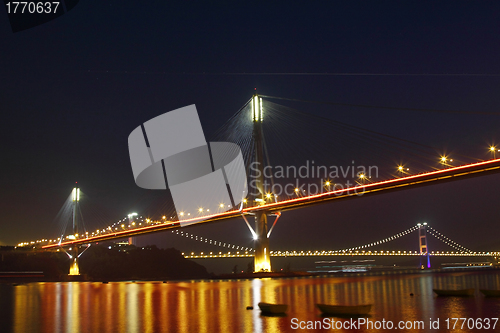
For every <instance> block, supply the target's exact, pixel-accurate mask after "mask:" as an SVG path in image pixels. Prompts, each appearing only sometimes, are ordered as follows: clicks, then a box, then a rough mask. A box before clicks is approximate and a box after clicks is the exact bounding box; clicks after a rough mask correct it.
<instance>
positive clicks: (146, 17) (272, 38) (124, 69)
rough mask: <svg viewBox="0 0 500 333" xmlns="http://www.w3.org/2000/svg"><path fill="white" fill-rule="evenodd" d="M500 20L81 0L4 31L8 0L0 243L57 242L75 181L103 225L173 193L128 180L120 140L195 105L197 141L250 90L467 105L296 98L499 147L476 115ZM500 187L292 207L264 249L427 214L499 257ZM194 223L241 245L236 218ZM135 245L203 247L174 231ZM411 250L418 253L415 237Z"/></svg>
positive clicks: (412, 136)
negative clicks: (31, 24)
mask: <svg viewBox="0 0 500 333" xmlns="http://www.w3.org/2000/svg"><path fill="white" fill-rule="evenodd" d="M499 22H500V4H499V3H498V2H494V1H481V2H471V1H445V2H436V1H429V2H426V1H418V2H401V1H365V2H356V1H342V2H340V1H339V2H329V5H328V6H325V5H319V4H311V3H310V2H303V3H298V2H293V3H289V2H269V1H267V2H252V3H248V5H242V4H240V3H239V2H231V3H229V2H227V3H226V2H224V3H220V4H208V3H207V2H203V3H201V2H200V3H198V2H185V1H183V2H177V1H167V2H163V1H158V2H144V1H105V0H99V1H98V0H82V1H80V3H79V4H78V5H77V6H76V7H75V8H74V9H72V10H71V11H69V12H68V13H66V14H65V15H63V16H61V17H59V18H57V19H55V20H53V21H51V22H48V23H46V24H43V25H40V26H38V27H35V28H32V29H29V30H25V31H21V32H17V33H12V31H11V29H10V26H9V21H8V19H7V14H6V12H5V9H2V10H1V13H0V40H1V42H0V60H1V63H2V66H0V110H1V114H2V121H1V131H0V135H1V149H2V165H1V176H0V177H1V200H0V205H1V214H0V245H15V244H17V243H18V242H21V241H25V240H32V239H39V238H51V237H56V233H57V230H58V229H57V228H58V227H57V225H56V224H54V221H53V220H54V218H55V216H56V214H57V212H58V211H59V209H60V207H61V206H62V205H63V203H64V201H65V200H66V198H67V196H68V195H69V193H70V191H71V189H72V187H73V185H74V183H75V182H76V181H77V182H78V184H79V185H80V188H81V189H82V191H83V192H84V193H85V194H86V195H87V196H88V197H89V198H91V200H92V201H93V202H94V203H96V207H100V208H95V209H96V210H98V209H102V215H104V216H107V217H109V218H110V219H111V221H113V222H114V221H116V220H118V219H120V218H122V217H123V216H125V215H126V214H128V213H130V212H132V211H137V212H142V211H144V210H145V209H146V207H149V206H150V204H151V202H150V200H156V201H158V200H163V199H162V198H164V200H168V193H166V192H165V193H159V192H155V193H154V194H151V193H150V192H151V191H149V190H144V189H140V188H138V187H137V186H136V185H135V183H134V179H133V175H132V170H131V167H130V160H129V155H128V147H127V138H128V135H129V134H130V132H131V131H132V130H133V129H134V128H136V127H137V126H138V125H139V124H141V123H143V122H144V121H146V120H149V119H151V118H153V117H155V116H157V115H160V114H162V113H164V112H167V111H170V110H174V109H176V108H179V107H183V106H186V105H190V104H196V106H197V109H198V112H199V115H200V119H201V123H202V125H203V128H204V131H205V135H206V137H207V138H208V137H210V134H211V133H213V132H214V131H215V130H216V129H217V128H219V127H220V126H221V125H222V124H223V123H224V122H225V121H226V120H227V119H229V117H230V116H231V115H232V114H234V113H235V112H236V111H237V110H238V109H239V108H240V107H241V106H242V105H243V104H244V103H245V102H246V101H247V100H248V99H249V98H250V97H251V95H252V94H253V92H254V89H255V88H257V90H258V92H260V93H262V94H265V95H271V96H281V97H288V98H297V99H302V100H316V101H330V102H337V103H349V104H366V105H375V106H395V107H404V108H422V109H439V110H457V111H467V112H477V114H460V113H436V112H413V111H405V110H402V111H397V110H383V109H375V108H373V109H370V108H363V109H359V108H349V107H344V108H342V107H334V106H325V105H322V106H317V107H313V106H311V105H310V104H300V103H298V104H295V105H293V106H294V107H295V108H297V109H300V108H304V109H306V108H307V111H308V112H311V113H316V114H317V115H318V116H322V117H327V118H331V119H335V120H340V121H343V122H345V123H348V124H351V125H356V126H361V127H364V128H368V129H371V130H374V131H377V132H382V133H385V134H388V135H394V136H398V137H402V138H405V139H408V140H412V141H416V142H419V143H422V144H426V145H431V146H433V147H439V148H442V149H443V151H447V152H449V153H451V154H453V153H454V152H455V153H460V154H467V155H469V156H474V157H476V158H478V159H486V158H489V157H490V155H489V154H488V152H487V148H488V146H489V145H490V144H495V143H497V144H499V146H500V137H499V136H498V125H497V124H498V122H499V120H500V116H499V115H494V114H485V113H494V112H500V94H499V91H500V61H499V54H500V42H499V36H500V25H499ZM320 74H321V75H320ZM273 102H276V103H280V102H279V101H273ZM289 104H290V103H289ZM311 144H315V143H311ZM322 144H323V145H324V144H325V143H322ZM436 156H437V155H436ZM499 185H500V175H493V176H486V177H480V178H475V179H470V180H464V181H458V182H454V183H449V184H445V185H437V186H431V187H424V188H418V189H413V190H406V191H402V192H396V193H392V194H384V195H379V196H374V197H366V198H360V199H356V200H349V201H344V202H338V203H331V204H328V205H324V206H321V207H315V208H308V209H304V210H296V211H291V212H288V213H286V214H284V215H283V216H282V218H281V220H280V222H279V223H278V225H277V227H276V229H275V231H274V233H273V237H272V243H271V247H272V248H275V249H338V248H342V247H348V246H357V245H362V244H364V243H366V242H369V241H377V240H379V239H380V238H382V237H386V236H390V235H392V234H394V233H396V232H399V231H402V230H405V229H407V228H409V227H411V226H412V225H414V224H416V223H418V222H424V221H427V222H428V223H429V224H431V225H432V226H434V227H435V228H436V229H438V230H439V231H441V232H443V233H444V234H446V235H448V236H449V237H450V238H452V239H454V240H456V241H457V242H459V243H462V244H464V245H465V246H468V247H470V248H472V249H474V250H499V249H500V243H499V242H498V228H499V227H498V202H499V200H500V194H499V191H498V186H499ZM161 213H162V212H157V216H161ZM189 231H190V232H193V233H195V234H199V235H201V236H204V237H212V238H215V239H218V240H222V241H227V242H231V243H235V244H240V245H245V244H248V245H251V240H250V234H249V232H248V230H247V229H246V226H245V224H244V222H243V221H242V220H241V221H240V220H234V221H227V222H221V223H217V224H214V225H213V226H203V227H199V228H190V230H189ZM138 241H139V243H142V244H146V243H152V242H155V243H157V244H159V245H161V246H163V247H165V246H175V247H177V248H180V249H181V250H183V251H187V250H189V249H191V248H194V247H196V246H195V245H193V246H192V245H191V244H192V243H188V242H189V241H187V240H185V239H182V238H179V237H177V238H176V237H175V236H172V235H168V234H158V235H155V236H152V237H142V238H138ZM412 242H413V243H411V244H408V249H411V250H416V245H417V240H416V235H415V240H414V241H413V240H412ZM206 250H211V249H210V248H207V249H206ZM214 250H218V249H216V248H215V249H214Z"/></svg>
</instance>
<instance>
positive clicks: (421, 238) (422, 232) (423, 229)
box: [417, 222, 431, 269]
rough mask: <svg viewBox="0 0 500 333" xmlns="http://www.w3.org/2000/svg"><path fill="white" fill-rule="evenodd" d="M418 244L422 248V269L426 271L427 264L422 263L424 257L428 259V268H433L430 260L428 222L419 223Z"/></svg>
mask: <svg viewBox="0 0 500 333" xmlns="http://www.w3.org/2000/svg"><path fill="white" fill-rule="evenodd" d="M417 226H418V244H419V248H420V268H422V269H425V268H426V267H425V264H423V263H422V256H423V255H424V254H425V255H426V257H427V268H431V260H430V258H429V248H428V244H427V222H424V223H423V224H420V223H418V224H417Z"/></svg>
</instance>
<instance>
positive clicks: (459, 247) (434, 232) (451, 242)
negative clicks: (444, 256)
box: [427, 226, 473, 252]
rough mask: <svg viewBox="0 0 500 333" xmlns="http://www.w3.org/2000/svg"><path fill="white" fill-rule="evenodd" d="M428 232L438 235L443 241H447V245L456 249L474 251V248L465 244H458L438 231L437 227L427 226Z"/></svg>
mask: <svg viewBox="0 0 500 333" xmlns="http://www.w3.org/2000/svg"><path fill="white" fill-rule="evenodd" d="M427 232H428V233H429V234H431V235H432V236H434V237H436V238H437V239H439V240H440V241H442V242H443V243H445V244H446V245H449V246H451V247H452V248H454V249H455V250H458V251H464V252H473V251H472V250H470V249H468V248H466V247H465V246H462V245H460V244H458V243H457V242H455V241H453V240H451V239H450V238H448V237H446V236H445V235H443V234H442V233H440V232H439V231H437V230H436V229H434V228H432V227H430V226H427Z"/></svg>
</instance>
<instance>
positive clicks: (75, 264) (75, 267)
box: [69, 187, 80, 275]
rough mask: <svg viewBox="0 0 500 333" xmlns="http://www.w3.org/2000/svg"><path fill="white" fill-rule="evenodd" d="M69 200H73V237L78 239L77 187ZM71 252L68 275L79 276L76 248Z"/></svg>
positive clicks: (78, 193) (78, 197)
mask: <svg viewBox="0 0 500 333" xmlns="http://www.w3.org/2000/svg"><path fill="white" fill-rule="evenodd" d="M71 199H72V200H73V236H74V237H78V204H79V202H80V189H79V188H78V187H75V188H73V192H72V193H71ZM71 252H72V254H71V257H72V258H71V265H70V266H69V275H80V266H79V265H78V257H79V253H78V246H73V249H72V251H71Z"/></svg>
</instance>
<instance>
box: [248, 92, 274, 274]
mask: <svg viewBox="0 0 500 333" xmlns="http://www.w3.org/2000/svg"><path fill="white" fill-rule="evenodd" d="M251 104H252V121H253V139H254V143H255V164H256V166H257V168H256V169H255V170H256V171H255V174H254V179H253V182H252V183H251V185H253V186H254V187H256V190H257V191H256V192H257V193H256V194H255V197H254V200H255V201H256V202H257V203H258V204H264V203H265V202H266V201H265V200H266V198H265V189H264V140H263V135H262V119H263V115H264V112H263V107H262V98H260V97H259V95H257V94H255V95H254V96H253V97H252V103H251ZM267 213H268V212H267V211H265V210H257V211H256V212H255V235H254V249H255V257H254V272H270V271H271V257H270V251H269V234H268V232H267V215H268V214H267Z"/></svg>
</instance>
